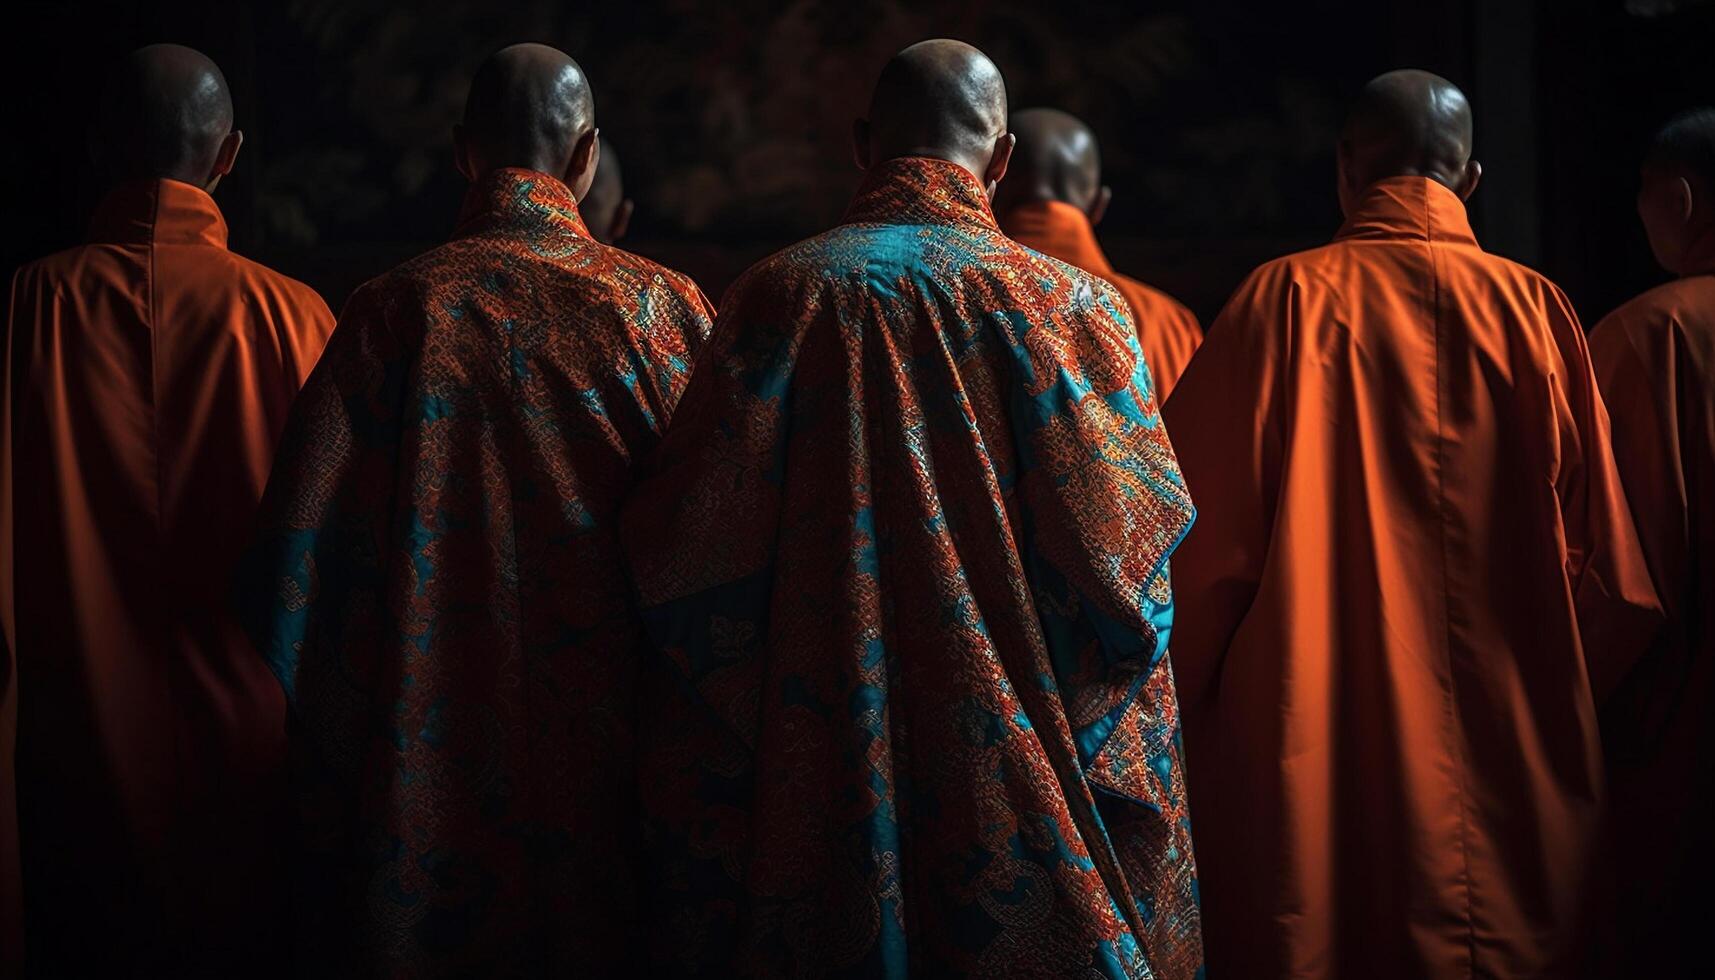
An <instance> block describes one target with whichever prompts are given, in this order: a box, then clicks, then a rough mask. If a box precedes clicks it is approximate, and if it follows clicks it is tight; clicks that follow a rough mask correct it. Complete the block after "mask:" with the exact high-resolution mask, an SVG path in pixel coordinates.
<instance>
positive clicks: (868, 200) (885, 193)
mask: <svg viewBox="0 0 1715 980" xmlns="http://www.w3.org/2000/svg"><path fill="white" fill-rule="evenodd" d="M844 221H845V223H847V224H854V223H859V222H865V223H868V222H873V223H877V224H926V225H978V226H980V227H983V228H987V229H989V230H991V231H999V230H1000V227H999V226H998V225H996V224H995V222H994V212H993V211H991V210H990V209H989V198H988V194H986V193H985V192H984V191H983V185H982V184H981V183H979V182H978V181H977V178H976V177H975V176H974V175H973V174H972V173H971V172H970V171H969V170H966V169H965V168H964V167H961V166H959V165H958V164H956V163H950V162H948V161H946V160H937V159H935V158H933V157H896V158H894V159H892V160H883V161H882V162H881V163H878V164H876V165H875V166H873V167H871V168H869V172H868V173H866V174H864V178H863V183H862V184H860V185H858V189H857V194H856V195H854V196H853V197H852V203H851V204H850V205H849V206H848V207H847V208H846V216H845V219H844Z"/></svg>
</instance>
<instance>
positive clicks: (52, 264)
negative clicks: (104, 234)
mask: <svg viewBox="0 0 1715 980" xmlns="http://www.w3.org/2000/svg"><path fill="white" fill-rule="evenodd" d="M120 252H121V249H120V248H119V247H117V246H111V245H74V246H72V247H71V248H66V249H61V250H60V251H58V252H54V253H53V254H51V255H45V256H43V257H41V258H39V259H36V260H34V261H31V262H26V263H24V264H23V265H21V266H19V267H18V269H17V271H15V272H14V273H13V274H12V288H13V291H14V292H19V291H34V292H50V293H51V292H56V291H59V290H62V289H66V288H73V289H78V290H80V291H81V290H85V289H87V286H86V285H85V284H84V280H86V279H88V278H91V277H98V278H101V279H104V280H109V281H111V280H112V278H113V277H112V273H111V270H112V269H114V268H116V267H118V266H119V265H121V264H122V263H120V262H118V257H119V255H120Z"/></svg>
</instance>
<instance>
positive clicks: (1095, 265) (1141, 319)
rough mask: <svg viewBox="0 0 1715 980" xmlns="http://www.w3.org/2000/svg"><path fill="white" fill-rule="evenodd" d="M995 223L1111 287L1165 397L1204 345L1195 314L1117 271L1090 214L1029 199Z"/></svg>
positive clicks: (1160, 394)
mask: <svg viewBox="0 0 1715 980" xmlns="http://www.w3.org/2000/svg"><path fill="white" fill-rule="evenodd" d="M999 220H1000V227H1001V230H1002V231H1004V232H1006V234H1007V237H1009V238H1011V239H1012V240H1013V241H1015V242H1018V243H1019V244H1020V245H1024V246H1026V247H1028V248H1033V249H1035V250H1037V251H1038V252H1041V253H1042V254H1043V255H1048V256H1052V257H1053V258H1056V259H1059V260H1060V261H1062V262H1064V263H1066V264H1067V265H1072V266H1077V267H1078V268H1080V269H1082V270H1084V271H1085V272H1088V273H1090V274H1091V275H1093V276H1100V277H1101V278H1103V279H1106V280H1107V281H1108V282H1110V283H1113V285H1114V288H1115V289H1118V290H1119V291H1120V295H1122V296H1124V297H1125V300H1126V303H1127V304H1128V305H1130V306H1131V313H1132V318H1133V319H1134V320H1135V321H1136V326H1137V342H1138V346H1140V347H1142V348H1143V359H1144V361H1145V362H1147V363H1148V364H1149V370H1150V373H1151V374H1152V375H1153V376H1154V378H1155V394H1156V397H1157V398H1166V397H1167V396H1168V394H1169V393H1170V392H1172V391H1173V385H1174V384H1175V383H1176V382H1177V381H1178V380H1179V376H1180V375H1181V374H1184V373H1185V365H1187V364H1189V363H1191V355H1192V354H1194V353H1196V351H1197V345H1198V344H1200V343H1202V342H1203V328H1202V325H1200V324H1199V323H1198V322H1197V315H1196V314H1195V313H1192V312H1191V311H1190V310H1188V309H1186V308H1185V307H1184V306H1183V305H1182V304H1181V303H1180V302H1179V301H1178V300H1176V299H1174V298H1173V297H1171V296H1169V295H1167V294H1166V293H1164V292H1162V291H1161V290H1159V289H1156V288H1154V287H1153V286H1146V285H1144V284H1143V283H1141V282H1138V281H1137V280H1136V279H1133V278H1131V277H1130V276H1122V275H1120V274H1119V273H1118V272H1115V271H1114V267H1113V265H1111V264H1110V263H1109V262H1108V257H1107V255H1106V254H1105V253H1103V252H1102V246H1101V245H1099V244H1097V242H1096V230H1095V229H1094V228H1092V227H1091V226H1090V219H1089V216H1088V215H1086V214H1084V212H1082V211H1080V210H1078V209H1077V208H1075V207H1073V206H1072V205H1070V204H1065V203H1062V202H1060V201H1033V202H1030V203H1028V204H1020V205H1018V206H1016V207H1014V208H1012V209H1011V210H1010V211H1008V212H1006V213H1005V214H1002V215H1000V216H999Z"/></svg>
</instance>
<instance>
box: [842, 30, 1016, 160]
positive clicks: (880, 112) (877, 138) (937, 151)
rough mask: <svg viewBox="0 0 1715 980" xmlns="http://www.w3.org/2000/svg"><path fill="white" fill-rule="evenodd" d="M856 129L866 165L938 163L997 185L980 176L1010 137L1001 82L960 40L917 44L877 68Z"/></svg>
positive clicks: (982, 56)
mask: <svg viewBox="0 0 1715 980" xmlns="http://www.w3.org/2000/svg"><path fill="white" fill-rule="evenodd" d="M859 127H860V129H861V132H860V133H859V134H858V138H859V142H860V143H864V144H867V148H865V147H860V148H859V152H860V155H861V154H865V153H867V156H868V157H869V161H871V162H877V163H879V162H880V161H882V160H889V159H892V158H894V157H902V156H928V157H936V158H938V159H942V160H949V161H952V162H953V163H957V164H959V165H961V166H963V167H965V168H966V169H968V170H970V171H972V172H973V173H975V174H977V175H978V176H979V178H984V179H989V180H991V181H998V180H999V177H998V175H997V176H994V177H987V176H986V175H985V173H984V172H985V170H987V169H988V168H989V165H990V163H991V161H992V158H993V156H994V155H995V149H996V144H997V143H998V142H1000V141H1002V140H1005V139H1006V137H1007V131H1006V83H1005V82H1004V81H1002V79H1001V77H1000V69H999V68H996V67H995V64H994V62H992V61H990V60H989V58H988V56H987V55H985V54H983V53H982V52H981V51H978V50H977V49H976V48H973V47H971V46H970V45H968V44H966V43H964V42H963V41H953V40H948V39H946V38H938V39H936V40H931V41H920V42H918V43H916V44H913V45H911V46H910V47H908V48H906V49H905V50H903V51H901V52H899V53H898V54H896V55H894V56H893V57H892V58H891V59H890V60H889V61H888V62H887V65H886V66H885V67H883V68H882V70H881V77H880V78H878V79H877V80H876V83H875V94H874V96H873V97H872V98H871V99H870V104H869V118H868V119H867V120H860V121H859ZM859 162H860V163H864V162H865V161H863V160H860V161H859ZM1001 170H1002V172H1004V170H1005V168H1004V165H1003V166H1002V168H1001Z"/></svg>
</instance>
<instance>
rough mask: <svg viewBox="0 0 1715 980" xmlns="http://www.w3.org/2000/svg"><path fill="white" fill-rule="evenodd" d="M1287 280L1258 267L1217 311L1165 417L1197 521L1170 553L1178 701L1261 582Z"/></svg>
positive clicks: (1218, 650)
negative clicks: (1171, 559) (1282, 279)
mask: <svg viewBox="0 0 1715 980" xmlns="http://www.w3.org/2000/svg"><path fill="white" fill-rule="evenodd" d="M1289 312H1290V294H1289V290H1288V288H1287V285H1286V283H1284V282H1281V281H1279V279H1278V277H1277V276H1274V275H1270V274H1268V273H1267V270H1266V269H1265V270H1264V271H1263V272H1259V273H1257V274H1256V275H1253V276H1252V277H1251V278H1250V279H1249V280H1247V281H1246V283H1245V284H1244V285H1243V286H1241V287H1240V288H1239V291H1238V293H1237V294H1236V295H1235V296H1234V297H1233V299H1232V300H1231V301H1230V302H1229V303H1228V304H1227V306H1226V309H1224V310H1222V311H1221V314H1220V316H1218V317H1217V318H1216V319H1215V322H1214V324H1213V325H1212V326H1211V327H1210V329H1209V335H1208V337H1207V338H1206V339H1205V340H1204V341H1203V343H1202V345H1201V346H1200V347H1198V349H1197V353H1196V355H1195V356H1194V357H1192V358H1191V363H1190V364H1189V365H1188V366H1187V368H1186V370H1185V373H1184V374H1183V375H1182V376H1181V377H1180V379H1179V383H1178V384H1177V385H1175V386H1174V388H1173V392H1172V394H1171V395H1170V396H1169V397H1168V399H1167V406H1166V408H1165V409H1164V410H1163V418H1164V419H1165V420H1166V424H1167V435H1168V437H1169V438H1170V439H1171V440H1172V441H1173V447H1174V450H1175V452H1176V453H1177V454H1178V456H1179V463H1180V467H1181V469H1182V470H1183V471H1184V474H1185V482H1186V485H1187V486H1188V487H1189V488H1190V491H1191V499H1192V500H1193V501H1195V503H1196V505H1197V512H1198V517H1197V522H1196V524H1194V525H1193V526H1192V528H1191V533H1190V534H1189V535H1188V536H1187V537H1186V539H1185V543H1184V544H1183V545H1181V546H1180V548H1179V550H1178V551H1177V552H1176V553H1175V554H1174V556H1173V565H1172V577H1173V594H1174V605H1175V609H1174V628H1173V650H1172V654H1173V661H1174V667H1175V675H1176V680H1177V683H1178V685H1179V697H1180V701H1181V702H1182V703H1184V704H1186V705H1190V706H1192V707H1193V708H1194V706H1195V705H1197V704H1199V703H1201V702H1203V701H1204V700H1205V699H1207V698H1208V697H1209V696H1210V695H1211V694H1212V693H1213V691H1214V687H1215V685H1216V683H1217V681H1218V678H1219V675H1220V669H1221V661H1222V657H1223V655H1224V654H1225V652H1226V648H1227V644H1228V642H1229V641H1230V640H1231V638H1232V635H1233V633H1234V631H1236V630H1237V629H1238V626H1239V623H1240V622H1241V621H1242V620H1243V619H1244V617H1245V614H1246V613H1247V612H1248V611H1249V609H1250V605H1251V601H1252V599H1253V598H1254V597H1255V595H1256V590H1257V587H1258V584H1259V583H1260V582H1261V580H1262V571H1263V565H1264V562H1265V561H1266V559H1267V556H1268V554H1267V553H1268V543H1269V539H1270V537H1271V536H1272V534H1273V528H1274V511H1275V504H1276V499H1277V497H1278V495H1279V487H1280V457H1281V421H1280V417H1279V412H1278V410H1277V404H1276V403H1277V400H1278V398H1279V397H1280V392H1279V387H1280V385H1279V376H1280V371H1281V352H1282V349H1283V346H1284V345H1283V342H1282V338H1283V337H1284V336H1285V335H1286V330H1284V329H1282V328H1283V326H1285V325H1287V324H1286V322H1285V321H1283V316H1286V315H1289Z"/></svg>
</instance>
